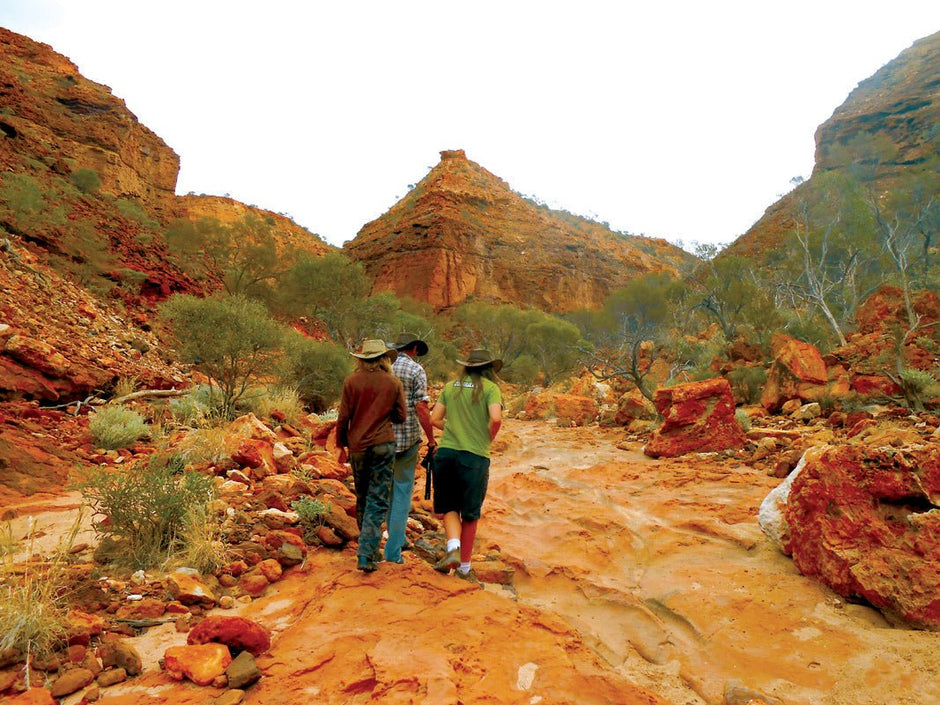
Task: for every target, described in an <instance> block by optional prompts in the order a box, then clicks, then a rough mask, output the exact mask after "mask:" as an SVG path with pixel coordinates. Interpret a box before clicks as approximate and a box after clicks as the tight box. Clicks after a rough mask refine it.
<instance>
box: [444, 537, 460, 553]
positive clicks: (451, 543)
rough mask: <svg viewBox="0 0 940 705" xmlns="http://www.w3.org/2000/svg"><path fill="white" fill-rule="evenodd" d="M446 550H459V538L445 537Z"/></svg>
mask: <svg viewBox="0 0 940 705" xmlns="http://www.w3.org/2000/svg"><path fill="white" fill-rule="evenodd" d="M447 550H448V551H459V550H460V539H447Z"/></svg>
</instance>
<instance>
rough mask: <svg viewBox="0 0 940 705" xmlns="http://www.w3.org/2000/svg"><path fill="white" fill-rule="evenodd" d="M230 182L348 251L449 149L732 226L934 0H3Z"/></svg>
mask: <svg viewBox="0 0 940 705" xmlns="http://www.w3.org/2000/svg"><path fill="white" fill-rule="evenodd" d="M0 24H2V26H4V27H7V28H8V29H12V30H14V31H17V32H20V33H22V34H26V35H28V36H30V37H32V38H33V39H37V40H39V41H42V42H45V43H47V44H50V45H51V46H52V47H53V48H54V49H55V50H56V51H58V52H60V53H62V54H65V55H66V56H68V57H69V58H70V59H72V60H73V61H74V62H75V63H76V64H77V65H78V68H79V70H80V71H81V73H82V74H83V75H84V76H86V77H87V78H89V79H91V80H93V81H96V82H98V83H103V84H105V85H107V86H110V87H111V89H112V91H113V93H114V94H115V95H116V96H118V97H119V98H122V99H124V100H125V101H126V103H127V105H128V107H129V108H130V109H131V111H132V112H133V113H134V114H135V115H136V116H137V117H138V119H139V120H140V121H141V122H142V123H144V124H145V125H147V126H148V127H149V128H150V129H152V130H153V131H154V132H156V133H157V134H158V135H160V137H162V138H163V139H164V140H165V141H166V142H167V144H169V145H170V147H172V148H173V149H174V150H175V151H176V152H177V153H178V154H179V155H180V160H181V170H180V176H179V182H178V185H177V192H178V193H181V194H182V193H187V192H189V191H195V192H196V193H209V194H220V195H221V194H226V193H227V194H230V195H231V196H232V197H234V198H237V199H238V200H241V201H244V202H246V203H251V204H254V205H257V206H260V207H262V208H266V209H269V210H273V211H277V212H283V213H286V214H289V215H290V216H291V217H293V218H294V220H296V221H297V222H298V223H300V224H301V225H303V226H305V227H307V228H309V229H310V230H312V231H314V232H317V233H319V234H320V235H322V236H323V237H324V238H325V239H326V240H327V241H329V242H332V243H333V244H337V245H339V244H342V243H343V242H344V241H347V240H350V239H352V238H353V237H355V235H356V233H357V232H358V230H359V229H360V228H361V227H362V226H363V225H364V224H365V223H367V222H369V221H370V220H373V219H374V218H376V217H378V216H379V215H381V214H382V213H384V212H385V211H386V210H388V209H389V208H390V207H391V206H392V205H393V204H394V203H395V202H396V201H397V200H398V199H399V198H400V197H402V196H403V195H404V194H405V193H406V192H407V190H408V185H409V184H413V183H415V182H417V181H419V180H420V179H421V178H423V177H424V175H425V174H426V173H427V171H428V169H429V168H430V167H432V166H433V165H435V164H436V163H437V162H438V160H439V155H438V152H439V151H440V150H442V149H465V150H466V152H467V156H468V157H469V158H470V159H472V160H473V161H475V162H477V163H479V164H481V165H482V166H483V167H485V168H486V169H488V170H490V171H491V172H493V173H495V174H496V175H497V176H499V177H501V178H503V179H504V180H506V181H507V182H508V183H509V185H510V186H511V187H512V188H513V189H515V190H516V191H519V192H521V193H524V194H527V195H534V196H537V197H538V198H540V199H541V200H543V201H545V202H547V203H549V204H550V205H552V206H553V207H558V208H565V209H567V210H569V211H572V212H575V213H579V214H582V215H587V216H589V217H592V218H595V219H596V220H602V221H607V222H609V223H610V225H611V227H613V228H614V229H618V230H623V231H626V232H631V233H634V234H640V233H645V234H647V235H653V236H659V237H665V238H667V239H669V240H672V241H678V240H683V241H684V242H685V243H686V246H688V245H689V243H691V242H695V241H698V242H715V243H722V242H730V241H731V240H733V239H734V238H735V237H737V236H738V235H740V234H742V233H743V232H744V231H745V230H747V229H748V227H750V226H751V225H752V224H753V223H754V221H756V220H757V219H758V218H759V217H760V216H761V214H762V213H763V211H764V209H765V208H767V207H768V206H769V205H771V204H772V203H773V202H774V201H775V200H777V198H778V196H779V194H781V193H783V192H784V191H786V190H787V189H788V183H789V179H790V178H791V177H793V176H796V175H802V176H804V177H808V176H809V174H810V172H811V170H812V165H813V149H814V142H813V135H814V132H815V129H816V127H817V126H818V125H819V124H820V123H822V122H823V121H825V120H826V119H827V118H828V117H829V116H830V115H831V114H832V112H833V110H835V108H836V107H838V106H839V105H840V104H841V103H842V102H843V101H844V100H845V98H846V96H847V95H848V94H849V92H850V91H851V90H852V89H853V88H854V87H855V86H856V84H857V83H858V82H859V81H861V80H863V79H865V78H867V77H868V76H870V75H871V74H872V73H874V72H875V71H876V70H877V69H878V68H879V67H881V66H882V65H884V64H885V63H887V62H888V61H890V60H891V59H893V58H894V57H895V56H897V54H899V53H900V52H901V51H902V50H903V49H905V48H906V47H908V46H910V45H911V43H913V42H914V41H915V40H916V39H918V38H920V37H924V36H927V35H929V34H932V33H933V32H935V31H937V30H938V29H940V2H937V1H936V0H933V1H924V0H892V1H891V2H886V1H882V2H870V1H869V0H854V1H844V0H812V1H805V0H790V1H789V2H771V1H768V0H745V1H736V0H735V1H732V0H727V1H722V0H712V1H710V2H706V1H702V0H694V1H692V0H690V1H688V2H685V1H674V2H668V1H666V0H659V1H656V0H645V1H643V2H634V1H632V0H630V1H628V0H623V1H621V2H595V1H592V0H570V1H569V2H553V1H551V0H542V1H540V2H530V1H528V0H519V1H515V2H514V1H513V0H500V1H495V2H494V1H490V0H475V1H474V2H448V1H446V0H433V1H414V2H396V1H395V0H384V1H377V2H371V1H361V2H355V1H353V0H346V1H343V0H330V1H329V2H320V1H318V0H305V1H302V2H301V1H296V2H293V1H287V0H267V2H257V1H254V2H242V1H241V0H225V1H217V0H186V1H185V2H180V1H178V0H162V2H140V1H134V0H80V1H79V0H0Z"/></svg>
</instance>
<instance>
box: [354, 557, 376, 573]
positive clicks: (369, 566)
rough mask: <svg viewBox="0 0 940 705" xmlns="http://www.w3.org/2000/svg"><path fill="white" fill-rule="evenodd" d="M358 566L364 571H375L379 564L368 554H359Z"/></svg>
mask: <svg viewBox="0 0 940 705" xmlns="http://www.w3.org/2000/svg"><path fill="white" fill-rule="evenodd" d="M356 568H358V569H359V570H361V571H362V572H363V573H374V572H375V570H376V568H378V565H376V563H375V561H374V560H372V559H371V558H369V557H368V556H359V563H358V565H356Z"/></svg>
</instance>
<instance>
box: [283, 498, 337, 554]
mask: <svg viewBox="0 0 940 705" xmlns="http://www.w3.org/2000/svg"><path fill="white" fill-rule="evenodd" d="M290 506H291V509H293V510H294V511H295V512H297V516H298V517H300V523H301V525H302V526H303V529H304V541H306V542H307V543H312V542H313V540H314V538H315V537H316V533H317V529H319V528H320V527H321V526H323V521H324V519H325V518H326V515H327V514H329V512H330V505H329V504H327V503H325V502H321V501H320V500H318V499H312V498H310V497H300V498H299V499H295V500H294V501H293V502H291V505H290Z"/></svg>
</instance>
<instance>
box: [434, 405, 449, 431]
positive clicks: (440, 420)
mask: <svg viewBox="0 0 940 705" xmlns="http://www.w3.org/2000/svg"><path fill="white" fill-rule="evenodd" d="M446 413H447V409H446V408H445V407H444V405H443V404H442V403H441V402H437V404H435V405H434V408H433V409H431V426H433V427H434V428H439V429H441V430H442V431H443V430H444V415H445V414H446Z"/></svg>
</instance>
